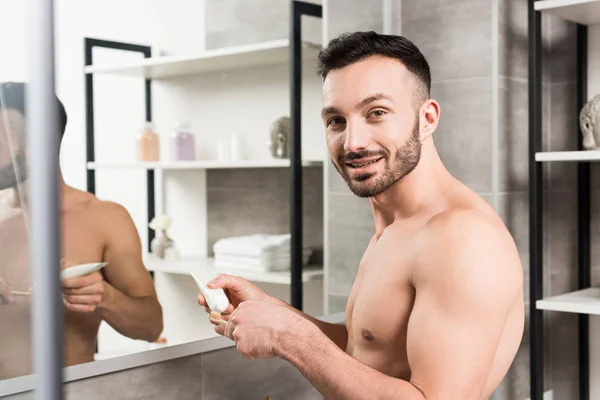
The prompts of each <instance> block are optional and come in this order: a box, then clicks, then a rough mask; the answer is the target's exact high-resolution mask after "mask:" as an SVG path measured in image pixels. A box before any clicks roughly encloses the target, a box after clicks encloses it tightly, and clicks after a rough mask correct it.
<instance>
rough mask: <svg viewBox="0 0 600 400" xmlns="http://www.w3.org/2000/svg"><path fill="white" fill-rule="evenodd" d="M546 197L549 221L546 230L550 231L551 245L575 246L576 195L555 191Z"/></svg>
mask: <svg viewBox="0 0 600 400" xmlns="http://www.w3.org/2000/svg"><path fill="white" fill-rule="evenodd" d="M548 196H549V200H548V203H547V205H548V208H549V209H548V211H549V213H550V221H549V222H548V224H547V226H546V228H547V229H549V230H550V241H551V245H555V244H562V245H570V244H572V245H575V244H577V193H574V192H567V191H560V192H558V191H557V192H550V193H549V194H548Z"/></svg>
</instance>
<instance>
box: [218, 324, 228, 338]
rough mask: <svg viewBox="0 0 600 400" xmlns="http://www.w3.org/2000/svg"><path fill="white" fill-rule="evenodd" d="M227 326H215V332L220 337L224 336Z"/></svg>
mask: <svg viewBox="0 0 600 400" xmlns="http://www.w3.org/2000/svg"><path fill="white" fill-rule="evenodd" d="M226 326H227V325H219V324H217V325H215V332H217V333H218V334H219V335H221V336H225V327H226Z"/></svg>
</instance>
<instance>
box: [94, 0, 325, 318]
mask: <svg viewBox="0 0 600 400" xmlns="http://www.w3.org/2000/svg"><path fill="white" fill-rule="evenodd" d="M290 7H291V9H290V11H291V12H290V22H291V24H290V100H291V101H290V235H291V254H290V257H291V282H290V291H291V292H290V296H291V297H290V299H291V305H292V306H293V307H295V308H296V309H298V310H302V308H303V307H302V303H303V293H302V292H303V290H302V289H303V282H302V270H303V265H302V233H303V225H302V136H301V132H302V125H301V119H302V24H301V22H302V16H303V15H306V16H310V17H316V18H322V6H320V5H317V4H312V3H307V2H302V1H292V2H291V5H290ZM84 45H85V65H86V66H91V65H92V64H93V54H92V53H93V49H94V48H96V47H99V48H107V49H114V50H124V51H133V52H139V53H142V54H143V55H144V57H145V58H149V57H151V48H150V47H149V46H142V45H137V44H130V43H123V42H114V41H107V40H99V39H93V38H85V39H84ZM93 78H94V77H93V74H86V76H85V110H86V149H87V150H86V170H87V190H88V191H89V192H90V193H95V192H96V171H95V169H91V168H88V166H87V165H88V164H87V163H89V162H93V161H95V146H94V138H95V136H94V81H93ZM151 84H152V81H151V80H150V79H145V101H146V121H148V122H149V121H151V120H152V90H151V89H152V85H151ZM146 184H147V199H148V201H147V210H148V222H150V221H151V220H152V218H154V213H155V188H154V170H152V169H149V170H148V171H147V177H146ZM153 238H154V231H153V230H152V229H150V228H148V248H150V243H151V242H152V239H153Z"/></svg>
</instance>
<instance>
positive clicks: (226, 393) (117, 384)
mask: <svg viewBox="0 0 600 400" xmlns="http://www.w3.org/2000/svg"><path fill="white" fill-rule="evenodd" d="M65 394H66V396H65V398H66V399H67V400H80V399H90V400H163V399H177V400H217V399H218V400H247V399H256V400H263V399H265V398H267V396H271V399H272V400H280V399H286V400H319V399H323V397H322V396H321V395H320V394H319V392H317V390H316V389H314V387H313V386H312V385H311V384H310V383H309V382H308V381H307V380H306V379H305V378H304V376H302V374H300V372H298V370H297V369H296V368H294V367H293V366H292V365H291V364H289V363H288V362H286V361H283V360H280V359H270V360H252V361H249V360H246V359H244V358H243V357H242V356H240V355H239V353H238V352H237V350H236V349H235V348H230V349H224V350H218V351H215V352H211V353H206V354H202V355H197V356H190V357H185V358H180V359H176V360H171V361H166V362H162V363H158V364H152V365H148V366H144V367H139V368H134V369H130V370H126V371H121V372H116V373H113V374H107V375H103V376H98V377H94V378H89V379H83V380H80V381H75V382H70V383H68V384H66V385H65ZM33 398H34V396H33V393H31V392H29V393H21V394H18V395H14V396H6V397H3V399H6V400H33Z"/></svg>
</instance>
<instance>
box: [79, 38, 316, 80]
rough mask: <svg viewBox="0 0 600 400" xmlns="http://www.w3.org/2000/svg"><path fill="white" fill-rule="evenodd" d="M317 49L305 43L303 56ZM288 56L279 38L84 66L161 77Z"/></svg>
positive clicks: (281, 59)
mask: <svg viewBox="0 0 600 400" xmlns="http://www.w3.org/2000/svg"><path fill="white" fill-rule="evenodd" d="M320 50H321V46H320V45H317V44H313V43H308V42H304V43H303V47H302V55H303V58H305V59H316V57H317V55H318V52H319V51H320ZM289 59H290V51H289V40H288V39H281V40H275V41H271V42H265V43H257V44H251V45H244V46H235V47H226V48H221V49H216V50H207V51H204V52H202V53H200V54H197V55H185V56H162V57H151V58H145V59H142V60H140V61H135V62H127V63H120V64H115V65H104V66H101V65H91V66H87V67H85V68H84V72H85V73H86V74H100V73H102V74H113V75H122V76H135V77H144V78H146V79H160V78H170V77H176V76H185V75H195V74H203V73H208V72H221V71H226V70H232V69H244V68H252V67H257V66H263V65H270V64H279V63H284V62H288V61H289Z"/></svg>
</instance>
